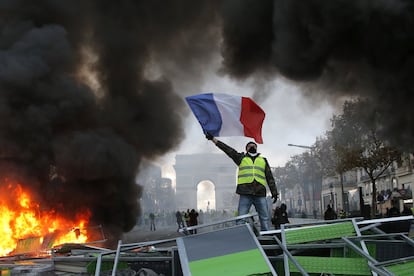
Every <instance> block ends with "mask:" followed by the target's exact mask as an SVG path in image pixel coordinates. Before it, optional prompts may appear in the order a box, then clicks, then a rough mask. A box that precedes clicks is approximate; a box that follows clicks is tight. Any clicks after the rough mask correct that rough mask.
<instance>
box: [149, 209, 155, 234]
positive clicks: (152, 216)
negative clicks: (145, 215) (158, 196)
mask: <svg viewBox="0 0 414 276" xmlns="http://www.w3.org/2000/svg"><path fill="white" fill-rule="evenodd" d="M149 218H150V224H151V226H150V229H151V231H155V230H156V229H155V214H154V213H150V214H149Z"/></svg>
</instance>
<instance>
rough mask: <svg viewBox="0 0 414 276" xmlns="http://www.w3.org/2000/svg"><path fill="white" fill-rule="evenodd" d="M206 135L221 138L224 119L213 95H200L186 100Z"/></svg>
mask: <svg viewBox="0 0 414 276" xmlns="http://www.w3.org/2000/svg"><path fill="white" fill-rule="evenodd" d="M185 99H186V101H187V103H188V105H189V106H190V108H191V110H192V111H193V113H194V115H195V116H196V118H197V120H198V122H199V123H200V125H201V127H202V129H203V131H204V133H207V132H208V133H210V134H211V135H213V136H219V134H220V130H221V126H222V119H221V115H220V111H219V110H218V108H217V105H216V102H215V101H214V97H213V94H212V93H205V94H198V95H194V96H189V97H186V98H185Z"/></svg>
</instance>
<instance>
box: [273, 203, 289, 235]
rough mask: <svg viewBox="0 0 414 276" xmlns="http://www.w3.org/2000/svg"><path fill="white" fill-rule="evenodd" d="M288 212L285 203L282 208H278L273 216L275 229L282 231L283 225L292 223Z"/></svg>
mask: <svg viewBox="0 0 414 276" xmlns="http://www.w3.org/2000/svg"><path fill="white" fill-rule="evenodd" d="M286 210H287V206H286V204H284V203H282V204H281V205H280V207H276V209H275V212H274V214H273V219H272V222H273V225H274V226H275V229H280V225H281V224H285V223H290V222H289V217H288V213H287V211H286Z"/></svg>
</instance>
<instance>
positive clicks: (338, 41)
mask: <svg viewBox="0 0 414 276" xmlns="http://www.w3.org/2000/svg"><path fill="white" fill-rule="evenodd" d="M413 4H414V3H413V1H408V0H400V1H389V0H380V1H378V0H361V1H360V0H358V1H346V0H335V1H324V0H309V1H301V0H275V1H271V0H266V1H254V0H244V1H237V0H231V1H225V4H224V8H223V9H222V17H223V37H224V43H223V57H224V61H223V69H222V70H223V71H224V72H226V73H228V74H230V75H232V76H234V77H236V78H240V79H244V78H246V77H249V76H254V75H273V76H277V75H283V76H284V77H287V78H289V79H291V80H293V81H296V82H297V83H298V84H300V85H302V86H303V87H304V91H307V93H308V96H310V97H313V96H314V95H315V94H319V95H321V94H322V95H323V96H324V97H330V98H332V99H335V98H339V97H347V96H352V97H362V98H368V99H370V100H371V102H372V105H373V106H372V107H373V109H375V110H377V111H378V112H379V113H380V114H381V115H382V119H383V123H384V126H383V135H384V138H386V139H387V140H389V141H392V142H393V143H394V144H396V145H397V146H400V147H401V148H403V149H406V150H412V149H413V146H412V145H413V137H414V127H413V125H414V124H413V123H414V119H413V118H414V108H413V104H414V91H413V90H414V81H413V78H412V76H413V73H414V51H413V50H414V32H413V31H412V30H413V29H414V5H413Z"/></svg>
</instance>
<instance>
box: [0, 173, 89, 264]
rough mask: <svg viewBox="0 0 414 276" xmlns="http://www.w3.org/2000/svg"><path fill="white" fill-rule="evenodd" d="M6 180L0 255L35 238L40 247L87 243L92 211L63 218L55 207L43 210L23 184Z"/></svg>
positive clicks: (0, 207)
mask: <svg viewBox="0 0 414 276" xmlns="http://www.w3.org/2000/svg"><path fill="white" fill-rule="evenodd" d="M5 182H6V184H3V185H1V186H0V193H1V194H0V237H1V238H0V256H5V255H9V254H10V253H13V251H15V250H16V251H17V250H18V247H19V244H18V242H19V240H22V239H32V240H34V241H35V243H38V244H39V246H43V247H44V245H47V246H48V247H49V248H50V247H51V246H53V245H58V244H63V243H84V242H87V239H88V236H87V234H88V233H87V231H86V226H87V224H88V221H89V218H90V212H89V211H84V212H82V213H81V214H78V215H77V217H76V218H75V219H68V218H64V217H62V216H60V215H59V214H57V213H56V212H55V211H54V210H43V209H42V208H41V206H40V205H39V204H38V203H36V202H34V200H33V199H32V197H31V195H30V193H29V191H25V190H24V189H23V187H22V185H20V184H15V183H7V182H9V181H5Z"/></svg>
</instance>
